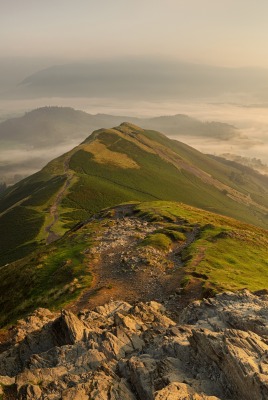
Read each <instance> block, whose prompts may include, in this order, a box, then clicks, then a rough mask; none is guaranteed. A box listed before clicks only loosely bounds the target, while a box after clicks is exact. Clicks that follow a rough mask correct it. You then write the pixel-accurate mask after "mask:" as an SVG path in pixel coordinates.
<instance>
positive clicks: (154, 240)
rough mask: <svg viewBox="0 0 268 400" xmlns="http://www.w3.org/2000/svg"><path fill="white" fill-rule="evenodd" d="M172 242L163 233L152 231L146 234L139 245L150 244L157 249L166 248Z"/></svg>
mask: <svg viewBox="0 0 268 400" xmlns="http://www.w3.org/2000/svg"><path fill="white" fill-rule="evenodd" d="M171 244H172V240H171V239H170V238H169V237H168V236H167V235H165V234H163V233H153V234H151V235H148V236H147V237H146V238H145V239H144V240H143V241H142V242H141V243H140V246H150V247H154V248H156V249H159V250H168V249H169V248H170V246H171Z"/></svg>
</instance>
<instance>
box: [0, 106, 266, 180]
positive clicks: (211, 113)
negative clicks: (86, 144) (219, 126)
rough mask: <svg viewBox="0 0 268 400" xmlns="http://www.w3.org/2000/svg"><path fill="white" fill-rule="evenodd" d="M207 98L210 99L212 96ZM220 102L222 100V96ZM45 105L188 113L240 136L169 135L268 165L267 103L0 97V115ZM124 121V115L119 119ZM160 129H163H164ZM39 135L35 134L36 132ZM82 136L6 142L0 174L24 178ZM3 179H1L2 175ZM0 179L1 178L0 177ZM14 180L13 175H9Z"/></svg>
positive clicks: (207, 149) (129, 112)
mask: <svg viewBox="0 0 268 400" xmlns="http://www.w3.org/2000/svg"><path fill="white" fill-rule="evenodd" d="M210 100H211V99H210ZM221 100H222V99H221ZM47 105H51V106H52V105H60V106H70V107H73V108H75V109H80V110H83V111H86V112H88V113H90V114H97V113H105V114H110V115H123V116H132V117H134V116H138V117H144V118H146V117H153V116H162V115H174V114H186V115H188V116H191V117H195V118H198V119H199V120H202V121H220V122H226V123H229V124H232V125H234V126H236V127H237V128H238V129H239V133H240V136H239V137H236V138H233V139H229V140H219V139H213V138H204V137H193V136H186V135H178V136H174V135H172V136H170V137H172V139H177V140H180V141H182V142H185V143H187V144H189V145H190V146H192V147H195V148H196V149H198V150H200V151H202V152H204V153H210V154H215V155H221V154H223V153H232V154H237V155H240V156H246V157H250V158H253V157H256V158H258V159H261V160H262V162H263V163H265V164H268V112H267V111H268V105H265V104H264V105H261V104H259V105H256V104H252V105H250V104H246V105H243V104H242V103H241V104H232V103H225V102H220V101H216V100H215V101H214V102H211V101H207V102H206V101H204V102H192V101H191V102H176V101H172V102H161V101H159V102H146V101H144V102H142V101H130V100H129V101H127V100H124V101H120V100H116V99H111V98H109V99H103V98H102V99H97V98H95V99H88V98H75V99H74V98H54V99H48V98H47V99H46V98H42V99H34V100H33V99H28V100H12V101H10V102H8V101H4V100H1V101H0V119H2V120H4V119H6V118H8V117H10V116H12V115H22V114H23V112H24V111H26V110H31V109H34V108H38V107H41V106H47ZM124 119H127V118H123V119H122V120H124ZM163 133H165V132H164V131H163ZM37 134H38V133H37ZM84 139H85V136H84V135H81V137H80V138H79V137H78V138H76V139H75V140H72V141H68V142H67V143H64V144H62V145H60V146H56V147H55V146H51V147H49V145H48V146H47V147H46V148H45V149H42V148H41V149H40V148H39V149H38V148H25V146H23V143H22V144H21V147H18V146H16V148H15V149H14V148H11V147H10V144H9V143H6V145H5V146H4V147H5V148H2V149H1V150H2V151H1V153H0V176H1V178H2V177H4V178H5V179H6V180H7V181H10V179H11V176H12V177H14V175H16V174H17V175H18V174H19V177H17V179H15V180H18V178H21V177H24V176H27V175H29V174H31V173H34V172H35V171H37V170H39V169H40V168H42V167H43V166H44V165H45V164H46V163H47V162H48V161H49V160H51V159H53V158H55V157H57V156H59V155H60V154H62V153H64V152H66V151H68V150H69V149H71V148H73V147H74V146H75V145H77V144H79V142H81V141H82V140H84ZM11 165H12V168H11ZM2 179H3V178H2ZM0 180H1V179H0ZM11 181H12V179H11Z"/></svg>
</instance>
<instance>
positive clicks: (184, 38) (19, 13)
mask: <svg viewBox="0 0 268 400" xmlns="http://www.w3.org/2000/svg"><path fill="white" fill-rule="evenodd" d="M267 15H268V2H267V0H258V1H254V0H225V1H222V0H112V1H111V0H76V1H74V0H46V1H43V0H0V33H1V38H2V40H1V42H0V55H1V57H2V58H3V57H11V58H13V57H24V58H25V57H26V58H27V57H29V58H40V57H41V58H49V59H50V60H51V61H53V60H55V61H58V60H68V61H69V60H82V59H85V60H87V59H100V58H107V57H108V58H110V57H127V56H141V57H145V56H146V57H148V56H157V57H160V58H161V57H163V58H167V57H170V58H175V59H178V60H183V61H190V62H196V63H205V64H209V65H221V66H232V67H233V66H239V67H240V66H258V67H268V46H267V43H268V28H267ZM3 38H4V40H3Z"/></svg>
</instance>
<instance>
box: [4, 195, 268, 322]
mask: <svg viewBox="0 0 268 400" xmlns="http://www.w3.org/2000/svg"><path fill="white" fill-rule="evenodd" d="M133 207H135V212H136V215H137V216H138V217H140V218H144V219H146V220H148V221H150V220H154V221H155V220H156V221H162V222H163V229H160V230H158V231H156V232H155V233H154V234H151V235H148V236H147V238H145V240H143V241H142V242H141V243H140V245H141V246H148V245H150V246H155V247H157V248H160V249H164V250H166V249H167V248H168V247H169V246H170V245H171V243H172V242H173V243H174V241H179V242H181V241H183V240H185V232H186V231H187V225H188V227H189V226H196V225H197V226H198V227H199V234H198V236H197V237H196V239H195V241H194V242H193V243H192V244H191V245H190V246H188V248H187V249H186V250H184V251H183V254H182V258H183V262H184V265H183V273H184V278H183V279H182V280H180V281H178V282H177V284H178V287H179V286H180V285H181V284H182V283H184V285H185V284H186V283H189V282H191V280H192V279H195V280H199V281H200V283H201V284H202V286H203V289H204V294H206V293H207V294H208V293H209V294H211V293H213V292H218V291H221V290H226V289H227V290H228V289H231V290H236V289H240V288H244V287H247V288H249V289H251V290H258V289H262V288H265V287H268V237H267V231H265V230H262V229H260V228H257V227H254V226H251V225H247V224H244V223H241V222H238V221H236V220H233V219H231V218H227V217H223V216H220V215H217V214H213V213H210V212H206V211H203V210H200V209H196V208H193V207H190V206H186V205H183V204H181V203H175V202H161V201H154V202H143V203H139V204H138V205H136V206H133ZM105 215H106V217H105ZM111 215H113V213H112V212H107V213H106V214H102V218H100V219H99V218H98V216H97V218H96V219H94V220H92V221H91V222H88V223H86V224H84V225H82V226H81V227H80V228H79V229H77V230H74V231H70V232H69V233H68V234H66V235H65V236H64V237H63V238H62V239H60V240H59V241H57V242H55V243H53V244H51V245H48V246H46V247H43V248H41V249H38V250H36V251H35V252H34V253H32V254H31V255H30V256H27V257H26V258H24V259H22V260H19V261H16V262H14V263H12V264H10V265H9V266H5V267H2V268H1V270H0V271H1V280H0V293H1V296H0V326H3V325H5V324H7V323H10V322H13V321H15V320H16V319H17V318H20V317H22V316H23V315H25V314H27V313H28V312H30V311H32V310H33V309H35V308H36V307H40V306H41V307H49V308H53V309H60V308H61V307H63V306H64V305H65V304H66V303H68V302H71V301H73V300H74V299H75V298H77V296H78V295H79V294H80V293H81V291H83V289H85V288H87V287H89V286H90V284H91V279H92V277H91V275H90V271H89V268H88V266H89V265H90V264H91V262H92V260H91V258H90V255H89V253H88V249H89V248H90V247H91V246H92V245H93V244H94V241H95V236H96V235H97V236H101V231H102V229H103V227H105V226H107V224H108V225H109V224H110V218H111V217H110V216H111ZM179 220H183V226H184V227H185V230H184V231H183V232H180V229H181V228H179V230H176V229H174V226H175V223H176V222H177V221H179ZM172 223H173V224H172ZM179 227H182V225H181V224H180V225H179ZM29 282H30V285H29Z"/></svg>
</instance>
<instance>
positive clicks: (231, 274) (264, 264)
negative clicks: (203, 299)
mask: <svg viewBox="0 0 268 400" xmlns="http://www.w3.org/2000/svg"><path fill="white" fill-rule="evenodd" d="M136 212H137V213H138V215H142V216H143V218H146V219H147V218H148V220H151V216H152V214H153V215H154V216H155V218H156V219H157V218H158V219H161V218H166V217H167V216H169V217H170V218H173V219H175V220H177V221H178V222H179V221H180V220H181V219H184V220H186V221H188V223H189V225H193V224H194V225H198V226H199V233H198V235H197V237H196V240H195V241H194V242H193V243H192V244H191V245H190V246H189V247H188V248H187V249H186V250H184V252H183V261H184V276H185V279H183V286H186V285H187V284H188V283H189V281H190V278H191V277H192V278H193V277H194V278H195V279H200V281H201V282H202V284H203V287H204V292H205V293H208V294H213V293H216V292H220V291H223V290H237V289H242V288H248V289H249V290H252V291H255V290H259V289H263V288H267V287H268V232H267V231H265V230H262V229H260V228H257V227H254V226H251V225H247V224H243V223H241V222H238V221H236V220H233V219H231V218H227V217H223V216H220V215H217V214H212V213H209V212H205V211H201V210H198V209H195V208H192V207H190V206H186V205H182V204H179V203H169V202H152V203H141V204H139V205H138V206H136ZM198 277H199V278H198Z"/></svg>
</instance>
